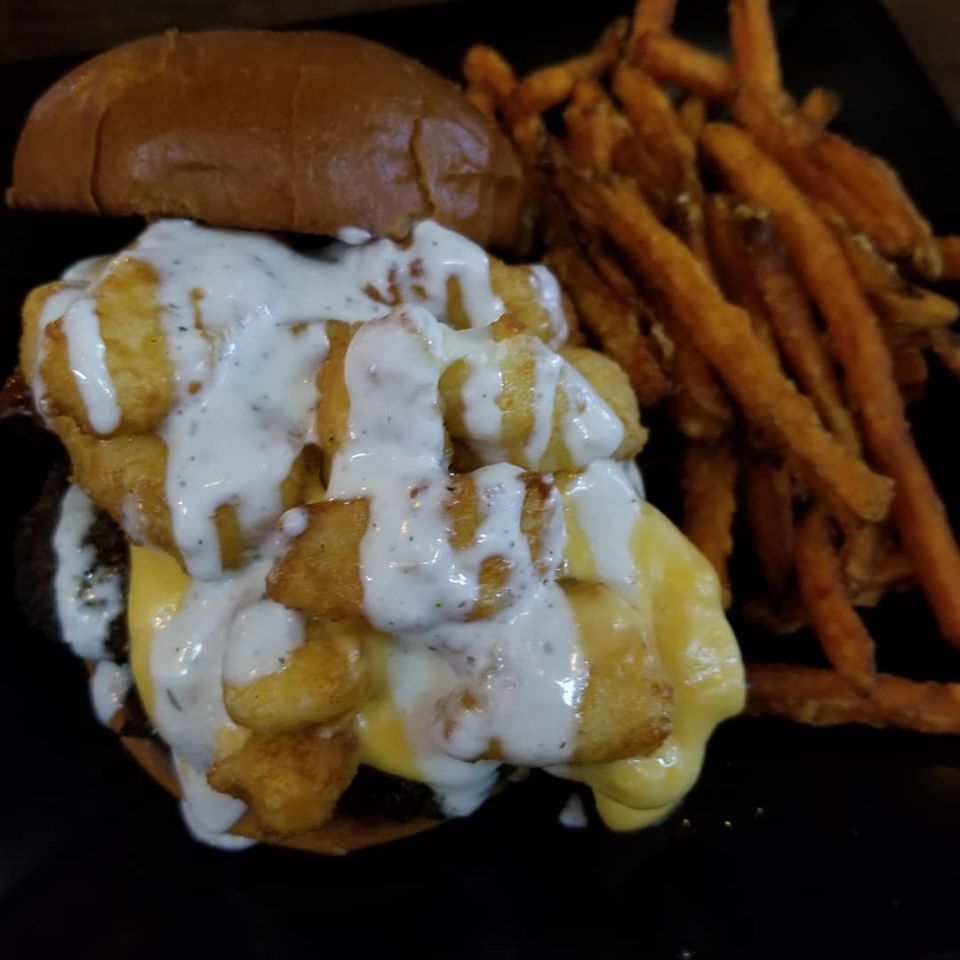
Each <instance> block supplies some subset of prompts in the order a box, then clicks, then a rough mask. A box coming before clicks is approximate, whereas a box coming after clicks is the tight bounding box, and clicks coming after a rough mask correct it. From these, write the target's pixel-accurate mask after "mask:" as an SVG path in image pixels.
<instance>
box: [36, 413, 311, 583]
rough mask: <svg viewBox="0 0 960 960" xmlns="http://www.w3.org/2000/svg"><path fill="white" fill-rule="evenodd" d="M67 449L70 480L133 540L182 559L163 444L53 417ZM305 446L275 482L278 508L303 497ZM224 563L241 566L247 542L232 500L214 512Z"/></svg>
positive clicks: (307, 468)
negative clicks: (97, 433) (99, 434)
mask: <svg viewBox="0 0 960 960" xmlns="http://www.w3.org/2000/svg"><path fill="white" fill-rule="evenodd" d="M52 425H53V429H54V431H55V433H56V434H57V436H59V437H60V439H61V440H62V441H63V445H64V446H65V447H66V449H67V453H68V454H69V455H70V463H71V466H72V469H73V479H74V482H75V483H76V484H77V485H78V486H80V487H82V488H83V490H84V491H86V493H87V494H88V496H89V497H90V499H91V500H93V502H94V503H95V504H96V505H97V506H98V507H100V509H101V510H105V511H106V512H107V513H108V514H110V516H111V517H112V518H113V520H114V521H115V522H116V523H117V524H118V525H119V526H121V527H122V528H123V529H124V530H125V531H126V532H127V534H128V536H130V538H131V539H132V540H134V541H135V542H137V543H145V544H150V545H151V546H154V547H157V548H158V549H160V550H163V551H165V552H166V553H169V554H170V555H171V556H172V557H174V558H176V560H177V562H178V563H181V565H182V558H181V556H180V552H179V550H178V549H177V545H176V542H175V541H174V537H173V530H172V528H171V522H170V510H169V507H168V505H167V496H166V473H167V448H166V444H164V442H163V440H161V439H160V438H159V437H157V436H155V435H154V434H150V435H148V436H131V437H112V438H110V439H105V440H103V439H97V438H96V437H92V436H90V435H89V434H87V433H84V432H83V431H82V430H80V429H79V428H78V427H77V425H76V424H75V423H74V422H73V420H71V419H70V418H69V417H57V418H55V419H54V420H53V422H52ZM309 463H310V456H309V451H305V452H304V453H303V454H301V456H300V457H298V458H297V459H296V460H295V461H294V464H293V467H292V468H291V470H290V473H289V474H288V475H287V477H286V479H285V480H284V482H283V484H282V485H281V487H280V494H281V500H282V503H283V509H289V508H290V507H293V506H296V505H297V504H298V503H302V502H303V499H304V496H305V489H306V486H307V484H308V482H309V479H310V472H311V469H313V468H312V467H311V466H308V464H309ZM214 521H215V523H216V528H217V535H218V537H219V539H220V558H221V562H222V564H223V566H224V567H226V568H235V567H239V566H242V565H243V563H244V560H245V553H246V549H247V547H248V546H249V545H250V544H249V543H248V541H247V537H246V536H245V535H244V532H243V531H242V530H241V528H240V524H239V522H238V520H237V512H236V510H235V509H234V507H233V506H232V505H231V504H224V505H222V506H220V507H218V508H217V511H216V513H215V514H214Z"/></svg>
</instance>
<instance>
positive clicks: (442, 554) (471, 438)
mask: <svg viewBox="0 0 960 960" xmlns="http://www.w3.org/2000/svg"><path fill="white" fill-rule="evenodd" d="M342 236H345V237H347V238H348V239H349V240H350V241H351V242H349V243H347V242H343V241H342V240H341V241H339V242H336V243H331V244H330V245H328V246H326V247H323V248H322V249H320V250H319V251H318V252H317V253H315V254H309V255H308V254H304V253H301V252H297V251H294V250H293V249H291V248H290V247H288V246H287V245H285V244H284V243H283V242H282V241H281V240H279V239H276V238H273V237H270V236H267V235H264V234H257V233H245V232H240V231H226V230H219V229H212V228H207V227H202V226H199V225H197V224H195V223H192V222H189V221H176V220H166V221H163V220H161V221H157V222H156V223H154V224H152V225H151V226H149V227H148V228H147V229H146V230H145V231H144V233H143V234H142V235H141V236H140V237H139V238H138V239H137V240H136V241H135V242H134V243H133V244H132V245H131V246H130V247H128V248H127V249H125V250H124V251H122V252H121V253H120V254H118V255H117V256H115V257H112V258H100V259H98V260H94V261H87V262H84V263H81V264H78V265H77V266H75V267H73V268H71V269H70V270H68V271H67V272H66V273H65V274H64V276H63V277H62V278H61V279H60V280H59V281H56V282H54V283H51V284H47V285H46V286H43V287H40V288H38V289H36V290H34V291H33V293H32V294H31V295H30V296H29V298H28V299H27V302H26V304H25V307H24V332H23V338H22V343H21V369H22V372H23V375H24V377H25V378H26V379H27V381H28V383H29V385H30V387H31V389H32V391H33V394H34V397H35V400H36V405H37V409H38V412H39V413H40V414H41V415H42V416H43V417H44V418H45V419H46V420H47V422H48V424H49V425H50V427H51V428H52V429H53V430H54V431H55V432H56V434H57V435H58V436H59V437H60V438H61V440H62V441H63V443H64V445H65V446H66V448H67V451H68V452H69V454H70V458H71V462H72V469H73V480H74V483H75V484H76V485H77V487H78V488H81V489H82V490H83V491H84V492H85V493H86V495H88V496H89V498H90V500H92V501H93V503H94V504H95V505H96V506H98V507H99V508H101V509H102V510H104V511H106V512H107V513H108V514H109V515H110V516H111V517H112V518H113V519H114V520H115V521H116V522H117V523H118V524H119V525H120V526H121V527H122V528H123V530H124V531H125V533H126V535H127V537H128V538H129V540H130V543H131V579H130V591H129V597H128V606H127V625H128V631H129V635H130V671H131V673H132V680H133V683H134V684H135V685H136V688H137V692H138V694H139V697H140V700H141V702H142V703H143V705H144V708H145V709H146V712H147V714H148V716H149V718H150V719H151V721H152V723H153V725H154V726H155V728H156V730H157V732H158V733H159V735H160V737H161V738H162V739H163V741H165V743H166V744H167V745H168V747H169V748H170V751H171V754H172V758H173V765H174V768H175V770H176V773H177V776H178V779H179V782H180V786H181V793H182V797H183V806H184V815H185V818H186V820H187V823H188V825H189V826H190V828H191V829H192V831H193V832H194V833H195V835H197V836H199V837H201V838H203V839H206V840H210V841H211V842H216V839H217V838H218V837H225V836H226V835H227V834H228V833H229V831H230V829H231V828H232V827H234V826H238V829H241V830H243V832H246V833H252V834H254V835H256V836H258V837H263V838H288V837H291V836H296V835H299V834H301V833H304V832H306V831H310V830H312V829H315V828H318V827H320V826H322V825H323V824H324V823H326V822H327V821H328V820H329V819H330V818H331V817H332V816H334V814H335V811H336V806H337V803H338V800H339V799H340V797H341V796H342V794H343V793H344V791H345V790H346V788H347V787H348V786H349V784H350V783H351V781H352V780H353V778H354V776H355V775H356V773H357V770H358V767H359V766H360V765H361V764H364V765H367V766H370V767H372V768H374V769H376V770H379V771H381V772H384V773H387V774H391V775H394V776H399V777H403V778H407V779H409V780H414V781H419V782H421V783H424V784H426V785H427V786H429V787H430V788H431V789H432V791H433V794H434V796H435V798H436V801H437V804H438V805H439V807H440V809H441V810H442V811H443V812H444V813H445V814H447V815H451V816H462V815H467V814H469V813H471V812H473V811H474V810H475V809H477V807H479V806H480V804H481V803H482V802H483V801H484V799H485V798H486V797H487V796H488V795H489V794H490V793H491V792H492V791H493V790H494V789H495V788H496V786H497V784H498V782H499V780H500V779H501V774H500V772H499V770H500V767H501V765H503V764H509V765H512V766H518V767H538V768H544V769H546V770H547V771H548V772H549V773H552V774H554V775H557V776H560V777H564V778H568V779H570V780H575V781H580V782H583V783H585V784H587V785H588V786H589V787H590V788H591V789H592V790H593V791H594V794H595V796H596V800H597V809H598V811H599V813H600V815H601V817H602V818H603V820H604V821H605V822H606V823H607V824H608V825H609V826H611V827H612V828H614V829H633V828H636V827H639V826H643V825H645V824H647V823H650V822H653V821H655V820H657V819H658V818H660V817H662V816H663V815H664V814H665V813H666V812H668V811H669V810H670V809H671V808H672V807H673V806H674V805H675V804H676V803H677V802H678V801H679V800H680V799H681V798H682V797H683V795H684V794H685V792H686V791H687V790H688V789H689V788H690V786H691V785H692V784H693V782H694V780H695V779H696V776H697V774H698V772H699V768H700V764H701V760H702V755H703V751H704V747H705V744H706V741H707V739H708V737H709V735H710V732H711V731H712V729H713V728H714V726H715V725H716V724H717V723H718V722H720V721H721V720H722V719H724V718H725V717H728V716H730V715H732V714H734V713H736V712H738V711H739V710H740V708H741V706H742V701H743V691H744V684H743V671H742V666H741V662H740V657H739V653H738V650H737V647H736V643H735V641H734V638H733V636H732V634H731V631H730V629H729V626H728V625H727V623H726V620H725V619H724V616H723V612H722V607H721V600H720V590H719V585H718V582H717V579H716V576H715V574H714V573H713V570H712V568H711V567H710V565H709V564H708V563H707V562H706V561H705V560H704V558H703V557H702V556H701V555H700V554H699V553H698V552H697V551H696V549H695V548H694V547H693V546H692V545H691V544H690V543H689V542H688V541H686V539H685V538H684V537H683V536H682V535H681V534H680V533H679V532H678V531H677V530H676V529H675V528H674V527H673V526H672V524H670V522H669V521H668V520H666V518H665V517H663V515H662V514H660V513H659V512H658V511H657V510H656V509H655V508H653V507H652V506H650V505H649V504H648V503H647V502H646V501H645V499H644V494H643V486H642V481H641V479H640V474H639V472H638V470H637V468H636V465H635V463H634V458H635V456H636V455H637V453H638V452H639V451H640V449H641V447H642V446H643V443H644V440H645V437H646V434H645V430H644V428H643V427H642V426H641V424H640V421H639V414H638V410H637V405H636V401H635V398H634V395H633V392H632V390H631V387H630V384H629V382H628V380H627V378H626V376H625V375H624V373H623V371H622V370H621V369H620V368H619V367H618V366H617V365H616V364H615V363H614V362H613V361H611V360H609V359H608V358H606V357H604V356H602V355H600V354H598V353H595V352H593V351H591V350H588V349H585V348H582V347H578V346H570V345H568V344H567V340H568V335H569V323H568V317H567V311H566V308H565V305H564V303H563V301H562V298H561V295H560V293H559V288H558V286H557V284H556V281H555V280H554V278H553V277H552V275H551V274H550V273H549V272H548V271H547V270H546V269H545V268H543V267H540V266H509V265H506V264H504V263H502V262H500V261H498V260H496V259H494V258H492V257H489V256H488V255H487V254H486V253H485V252H484V251H483V250H482V249H481V248H479V247H478V246H476V245H475V244H473V243H472V242H470V241H468V240H466V239H465V238H463V237H462V236H459V235H457V234H455V233H452V232H451V231H449V230H447V229H445V228H443V227H441V226H439V225H438V224H436V223H434V222H432V221H422V222H420V223H419V224H418V225H416V226H415V227H414V229H413V231H412V233H411V236H410V238H409V239H408V240H407V241H406V242H402V243H397V242H394V241H391V240H378V239H373V238H371V237H370V236H369V235H366V234H364V233H363V232H362V231H353V230H348V231H344V232H343V234H342Z"/></svg>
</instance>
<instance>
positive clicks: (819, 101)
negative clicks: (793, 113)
mask: <svg viewBox="0 0 960 960" xmlns="http://www.w3.org/2000/svg"><path fill="white" fill-rule="evenodd" d="M840 107H841V102H840V95H839V94H837V93H834V92H833V90H827V89H826V88H825V87H812V88H811V89H810V90H808V91H807V95H806V96H805V97H804V98H803V100H801V101H800V107H799V110H800V113H802V114H803V116H804V117H806V119H807V120H809V121H810V122H811V123H816V124H819V125H820V126H821V127H827V126H829V125H830V124H831V123H833V121H834V120H836V118H837V114H838V113H840Z"/></svg>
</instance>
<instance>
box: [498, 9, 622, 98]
mask: <svg viewBox="0 0 960 960" xmlns="http://www.w3.org/2000/svg"><path fill="white" fill-rule="evenodd" d="M626 28H627V27H626V22H625V21H623V20H616V21H614V22H613V23H612V24H611V25H610V26H609V27H608V28H607V29H606V30H604V32H603V34H602V36H601V37H600V39H599V41H598V42H597V44H596V46H595V47H594V48H593V50H591V51H590V52H589V53H587V54H584V55H583V56H582V57H573V58H572V59H570V60H566V61H565V62H563V63H555V64H552V65H550V66H547V67H542V68H541V69H539V70H534V71H533V73H529V74H527V76H525V77H524V78H523V79H522V80H521V81H520V83H519V85H518V86H517V89H516V91H515V92H514V95H513V98H512V106H513V109H514V110H515V111H516V112H517V113H519V114H529V113H543V112H544V111H545V110H549V109H551V108H552V107H555V106H557V105H558V104H561V103H563V102H564V101H565V100H567V99H569V97H570V95H571V94H572V93H573V90H574V88H575V87H576V85H577V83H579V82H580V81H583V80H592V79H595V78H597V77H600V76H602V75H603V74H605V73H606V72H607V71H608V70H609V69H610V68H611V67H612V66H613V65H614V64H615V63H616V62H617V61H618V60H619V59H620V54H621V51H622V48H623V38H624V34H625V33H626Z"/></svg>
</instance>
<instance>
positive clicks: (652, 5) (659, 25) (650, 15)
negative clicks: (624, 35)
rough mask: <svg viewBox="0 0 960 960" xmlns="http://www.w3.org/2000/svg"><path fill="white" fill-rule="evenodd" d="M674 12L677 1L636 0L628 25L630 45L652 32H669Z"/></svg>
mask: <svg viewBox="0 0 960 960" xmlns="http://www.w3.org/2000/svg"><path fill="white" fill-rule="evenodd" d="M676 11H677V0H637V3H636V6H635V7H634V8H633V19H632V20H631V23H630V39H631V43H633V42H635V41H636V40H638V39H639V38H641V37H643V36H644V35H646V34H647V33H649V32H650V31H652V30H660V31H664V32H665V31H667V30H669V29H670V25H671V24H672V23H673V17H674V14H675V13H676Z"/></svg>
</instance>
